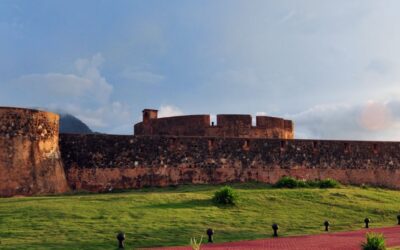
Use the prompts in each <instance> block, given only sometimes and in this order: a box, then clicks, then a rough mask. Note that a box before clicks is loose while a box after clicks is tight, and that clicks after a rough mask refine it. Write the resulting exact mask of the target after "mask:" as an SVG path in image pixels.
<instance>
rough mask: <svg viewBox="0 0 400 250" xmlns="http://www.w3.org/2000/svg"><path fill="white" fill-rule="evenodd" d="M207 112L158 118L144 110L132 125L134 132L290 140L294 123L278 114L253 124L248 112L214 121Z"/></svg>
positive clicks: (222, 115) (140, 133)
mask: <svg viewBox="0 0 400 250" xmlns="http://www.w3.org/2000/svg"><path fill="white" fill-rule="evenodd" d="M210 121H211V119H210V115H186V116H174V117H165V118H157V110H153V109H145V110H143V121H142V122H139V123H137V124H135V126H134V134H135V135H138V136H142V135H164V136H165V135H168V136H204V137H206V136H213V137H223V138H226V137H239V138H264V139H265V138H274V139H293V138H294V132H293V122H292V121H290V120H285V119H283V118H278V117H269V116H257V117H256V126H253V125H252V117H251V115H239V114H220V115H217V123H216V124H214V123H210Z"/></svg>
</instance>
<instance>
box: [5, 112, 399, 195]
mask: <svg viewBox="0 0 400 250" xmlns="http://www.w3.org/2000/svg"><path fill="white" fill-rule="evenodd" d="M293 131H294V129H293V123H292V121H289V120H284V119H282V118H275V117H267V116H258V117H256V125H255V126H253V125H252V118H251V116H250V115H218V116H217V123H216V124H213V123H211V122H210V116H209V115H193V116H178V117H168V118H157V111H156V110H150V109H145V110H144V111H143V121H142V122H140V123H138V124H136V125H135V126H134V133H135V135H126V136H125V135H123V136H122V135H106V134H87V135H86V134H59V117H58V115H56V114H53V113H50V112H44V111H38V110H31V109H20V108H7V107H3V108H0V196H3V197H4V196H14V195H34V194H51V193H63V192H68V191H74V190H87V191H92V192H107V191H111V190H114V189H130V188H141V187H148V186H160V187H162V186H171V185H180V184H191V183H196V184H200V183H210V184H218V183H227V182H246V181H258V182H265V183H274V182H276V181H277V180H279V179H280V178H281V177H282V176H294V177H297V178H305V179H322V178H333V179H336V180H338V181H339V182H341V183H344V184H356V185H360V184H370V185H374V186H384V187H389V188H396V189H399V188H400V142H368V141H336V140H298V139H293V137H294V132H293Z"/></svg>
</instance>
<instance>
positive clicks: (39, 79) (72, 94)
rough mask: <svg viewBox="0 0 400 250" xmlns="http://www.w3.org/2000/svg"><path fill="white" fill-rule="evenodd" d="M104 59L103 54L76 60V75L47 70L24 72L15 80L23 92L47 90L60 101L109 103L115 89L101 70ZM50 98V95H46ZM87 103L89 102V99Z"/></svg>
mask: <svg viewBox="0 0 400 250" xmlns="http://www.w3.org/2000/svg"><path fill="white" fill-rule="evenodd" d="M103 62H104V58H103V57H102V55H101V54H96V55H94V56H93V57H92V58H90V59H82V58H81V59H78V60H76V62H75V70H76V72H74V73H72V74H62V73H45V74H30V75H23V76H21V77H19V78H18V79H16V80H15V81H14V82H13V83H14V84H16V86H17V87H18V88H19V90H20V91H22V92H25V91H26V92H28V94H30V93H35V94H36V96H41V95H40V94H38V92H46V93H47V94H48V97H49V98H57V100H60V99H59V98H61V100H63V99H68V100H70V101H71V98H72V99H74V100H78V99H85V100H88V101H91V102H98V103H106V102H107V101H108V100H109V98H110V95H111V93H112V91H113V86H112V85H111V84H110V83H108V82H107V80H106V79H105V78H104V77H103V76H102V75H101V73H100V69H99V68H100V66H101V65H102V63H103ZM45 99H46V98H45ZM86 102H87V101H86Z"/></svg>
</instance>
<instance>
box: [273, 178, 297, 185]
mask: <svg viewBox="0 0 400 250" xmlns="http://www.w3.org/2000/svg"><path fill="white" fill-rule="evenodd" d="M274 187H277V188H297V187H298V180H296V179H295V178H293V177H290V176H283V177H282V178H281V179H279V181H277V182H276V183H275V185H274Z"/></svg>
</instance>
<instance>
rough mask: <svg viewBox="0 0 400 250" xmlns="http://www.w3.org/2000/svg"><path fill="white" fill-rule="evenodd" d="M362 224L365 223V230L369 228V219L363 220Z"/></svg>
mask: <svg viewBox="0 0 400 250" xmlns="http://www.w3.org/2000/svg"><path fill="white" fill-rule="evenodd" d="M364 222H365V228H369V225H368V224H369V223H370V222H371V220H370V219H369V218H365V220H364Z"/></svg>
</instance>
